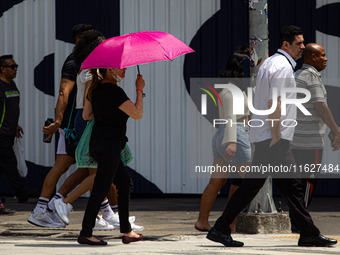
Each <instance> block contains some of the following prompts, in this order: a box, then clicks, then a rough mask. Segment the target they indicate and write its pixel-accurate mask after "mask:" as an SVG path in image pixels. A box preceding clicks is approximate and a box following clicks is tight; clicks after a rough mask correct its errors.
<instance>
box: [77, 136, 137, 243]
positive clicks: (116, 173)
mask: <svg viewBox="0 0 340 255" xmlns="http://www.w3.org/2000/svg"><path fill="white" fill-rule="evenodd" d="M122 146H123V144H119V143H115V144H113V143H112V141H107V140H94V141H93V140H91V142H90V153H91V155H92V156H93V157H94V159H95V160H96V161H97V162H98V169H97V174H96V177H95V179H94V184H93V189H92V192H91V196H90V199H89V201H88V203H87V206H86V211H85V215H84V218H83V223H82V230H81V232H80V235H82V236H85V237H91V236H92V229H93V227H94V225H95V220H96V216H97V214H98V212H99V209H100V205H101V203H102V202H103V200H104V198H105V196H107V194H108V192H109V189H110V186H111V184H112V182H113V183H114V184H115V185H116V187H117V190H118V213H119V221H120V232H121V233H128V232H130V231H131V225H130V222H129V203H130V193H131V190H132V181H131V178H130V176H129V173H128V171H127V169H126V168H125V167H124V165H123V163H122V161H121V160H120V152H121V149H122Z"/></svg>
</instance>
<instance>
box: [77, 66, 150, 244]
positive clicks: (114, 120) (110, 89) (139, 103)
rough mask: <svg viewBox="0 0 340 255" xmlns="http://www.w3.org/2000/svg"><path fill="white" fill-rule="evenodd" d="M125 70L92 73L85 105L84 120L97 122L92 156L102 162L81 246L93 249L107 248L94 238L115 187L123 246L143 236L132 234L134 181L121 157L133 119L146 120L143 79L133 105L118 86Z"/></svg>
mask: <svg viewBox="0 0 340 255" xmlns="http://www.w3.org/2000/svg"><path fill="white" fill-rule="evenodd" d="M125 70H126V68H123V69H118V68H100V69H92V70H91V73H92V77H93V79H92V84H91V85H90V88H89V92H88V95H87V98H86V101H85V106H84V112H83V117H84V119H91V118H94V119H95V124H94V127H93V130H92V135H91V141H90V153H91V155H92V156H93V158H94V159H95V160H96V161H97V162H98V169H97V174H96V177H95V180H94V184H93V189H92V193H91V196H90V199H89V201H88V204H87V207H86V211H85V215H84V218H83V223H82V230H81V232H80V235H79V237H78V243H80V244H89V245H106V244H107V242H105V241H103V240H98V239H97V238H95V237H93V236H92V229H93V227H94V225H95V220H96V216H97V213H98V211H99V209H100V204H101V202H102V201H103V199H104V197H105V196H106V195H107V193H108V191H109V188H110V186H111V183H112V182H113V183H114V184H116V186H117V189H118V210H119V220H120V232H121V233H123V239H122V241H123V243H125V244H127V243H130V242H136V241H140V240H141V239H142V237H143V236H142V235H141V234H137V233H135V232H134V231H132V230H131V225H130V222H129V202H130V193H131V189H132V181H131V179H130V176H129V174H128V172H127V170H126V168H125V167H124V165H123V163H122V161H121V158H120V155H121V150H122V149H123V148H124V147H125V143H126V142H127V140H128V139H127V137H126V122H127V120H128V118H129V117H132V118H133V119H141V118H142V116H143V99H142V94H143V88H144V86H145V81H144V80H143V77H142V75H138V76H137V79H136V91H137V98H136V102H135V103H133V102H132V101H131V100H130V99H129V98H128V97H127V95H126V94H125V92H124V90H123V89H122V88H121V87H119V85H118V83H119V82H120V81H121V80H122V79H123V78H124V77H125Z"/></svg>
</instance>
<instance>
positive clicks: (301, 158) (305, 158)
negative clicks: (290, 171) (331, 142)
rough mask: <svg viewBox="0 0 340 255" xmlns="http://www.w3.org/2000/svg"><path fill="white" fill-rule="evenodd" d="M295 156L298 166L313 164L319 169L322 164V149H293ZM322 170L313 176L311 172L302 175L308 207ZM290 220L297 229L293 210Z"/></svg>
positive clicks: (305, 201)
mask: <svg viewBox="0 0 340 255" xmlns="http://www.w3.org/2000/svg"><path fill="white" fill-rule="evenodd" d="M292 152H293V156H294V160H295V163H296V165H297V166H300V165H301V166H302V168H303V167H304V166H305V165H307V167H308V168H310V167H311V165H312V164H314V165H315V168H316V169H317V166H316V165H317V164H321V162H322V153H323V150H322V149H318V150H301V149H293V150H292ZM319 175H320V172H316V173H313V175H312V176H311V174H310V173H306V174H304V175H302V190H303V194H304V203H305V206H306V207H307V208H308V206H309V205H310V202H311V201H312V194H313V192H314V190H315V188H316V185H317V182H318V177H319ZM289 217H290V222H291V224H292V227H293V228H294V229H295V230H296V229H297V226H298V224H297V222H296V220H294V218H293V217H292V213H291V211H289Z"/></svg>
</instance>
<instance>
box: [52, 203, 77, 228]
mask: <svg viewBox="0 0 340 255" xmlns="http://www.w3.org/2000/svg"><path fill="white" fill-rule="evenodd" d="M53 203H54V207H55V210H56V212H57V214H58V215H59V217H60V218H61V220H62V221H63V222H64V223H65V224H67V225H68V224H70V220H69V218H68V215H69V213H70V212H71V211H72V209H73V206H72V205H71V204H65V203H64V202H63V200H62V199H61V198H60V199H55V200H54V201H53Z"/></svg>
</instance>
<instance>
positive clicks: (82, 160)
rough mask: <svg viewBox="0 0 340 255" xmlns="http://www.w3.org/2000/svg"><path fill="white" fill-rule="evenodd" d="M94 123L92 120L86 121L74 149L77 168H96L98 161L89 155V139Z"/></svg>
mask: <svg viewBox="0 0 340 255" xmlns="http://www.w3.org/2000/svg"><path fill="white" fill-rule="evenodd" d="M93 125H94V120H89V121H88V122H87V125H86V128H85V130H84V133H83V134H82V136H81V138H80V141H79V143H78V146H77V149H76V157H75V158H76V162H77V165H78V167H79V168H97V167H98V163H97V162H96V161H95V160H94V158H92V157H91V156H90V140H91V133H92V129H93Z"/></svg>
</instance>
